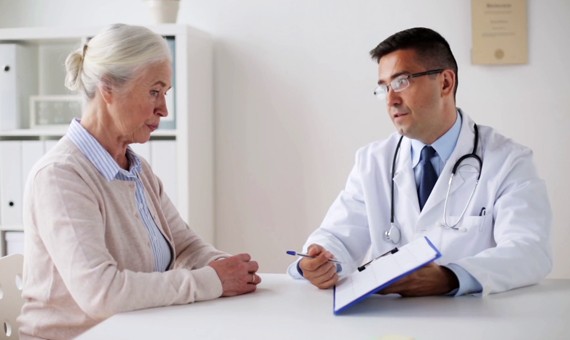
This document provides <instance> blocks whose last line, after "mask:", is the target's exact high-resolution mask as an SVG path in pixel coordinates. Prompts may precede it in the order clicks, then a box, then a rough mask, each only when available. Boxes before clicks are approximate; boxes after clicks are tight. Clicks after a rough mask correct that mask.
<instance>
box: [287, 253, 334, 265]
mask: <svg viewBox="0 0 570 340" xmlns="http://www.w3.org/2000/svg"><path fill="white" fill-rule="evenodd" d="M287 254H288V255H293V256H301V257H308V258H310V259H314V258H315V257H314V256H311V255H308V254H303V253H298V252H296V251H294V250H287ZM329 262H334V263H340V261H339V260H335V259H330V260H329Z"/></svg>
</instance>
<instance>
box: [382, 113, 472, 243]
mask: <svg viewBox="0 0 570 340" xmlns="http://www.w3.org/2000/svg"><path fill="white" fill-rule="evenodd" d="M473 128H474V129H475V139H474V141H473V151H471V153H468V154H465V155H463V156H461V157H460V158H459V159H458V160H457V161H456V162H455V164H454V165H453V169H452V170H451V176H450V177H449V184H448V186H447V193H446V194H445V203H444V205H443V220H442V222H441V227H442V228H444V229H452V230H457V231H459V230H462V229H461V228H458V227H457V226H458V225H459V222H461V220H462V219H463V216H465V212H466V211H467V208H468V207H469V204H470V203H471V199H472V198H473V195H474V194H475V190H476V189H477V184H479V178H481V169H482V168H483V161H482V160H481V157H479V156H477V154H476V152H477V146H478V144H479V130H478V129H477V124H474V125H473ZM402 139H404V136H401V137H400V140H399V141H398V144H397V145H396V150H395V151H394V158H393V160H392V174H391V175H392V178H391V188H390V229H388V230H386V231H385V232H384V239H385V240H386V241H390V242H392V243H394V244H398V243H400V237H401V232H400V228H398V226H396V224H395V223H394V175H395V173H396V159H397V158H398V153H399V151H400V145H401V144H402ZM468 158H473V159H475V160H476V161H477V162H478V163H479V168H478V174H477V179H476V180H475V185H474V186H473V190H471V194H470V195H469V200H468V201H467V204H466V205H465V208H463V211H462V212H461V214H460V215H459V218H458V219H457V221H456V222H455V223H453V224H450V223H449V222H448V221H447V201H448V198H449V192H450V190H451V184H452V183H453V177H454V176H455V173H456V172H457V169H458V168H459V167H460V166H461V162H463V161H465V160H466V159H468Z"/></svg>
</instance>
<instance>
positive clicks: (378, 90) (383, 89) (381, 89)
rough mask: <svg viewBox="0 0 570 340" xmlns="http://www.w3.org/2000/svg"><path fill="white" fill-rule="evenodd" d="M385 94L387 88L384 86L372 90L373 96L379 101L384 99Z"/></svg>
mask: <svg viewBox="0 0 570 340" xmlns="http://www.w3.org/2000/svg"><path fill="white" fill-rule="evenodd" d="M386 93H388V87H387V86H386V85H379V86H378V87H377V88H376V90H374V95H375V96H376V98H378V99H380V100H384V99H386Z"/></svg>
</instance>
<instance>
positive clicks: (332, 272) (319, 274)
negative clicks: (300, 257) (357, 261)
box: [301, 260, 338, 288]
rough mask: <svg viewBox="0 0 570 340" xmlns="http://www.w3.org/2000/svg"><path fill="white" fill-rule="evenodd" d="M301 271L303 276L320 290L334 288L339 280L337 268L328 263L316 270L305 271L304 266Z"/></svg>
mask: <svg viewBox="0 0 570 340" xmlns="http://www.w3.org/2000/svg"><path fill="white" fill-rule="evenodd" d="M304 261H307V260H304ZM301 270H303V276H304V277H305V278H306V279H307V280H309V281H310V282H311V283H312V284H314V285H315V286H317V287H319V288H329V287H332V286H333V285H334V284H335V283H336V281H337V280H338V275H337V273H336V266H335V265H334V264H333V263H331V262H328V261H327V262H325V263H324V264H322V265H321V266H319V267H317V268H316V269H314V270H311V269H309V268H306V269H304V268H303V266H301Z"/></svg>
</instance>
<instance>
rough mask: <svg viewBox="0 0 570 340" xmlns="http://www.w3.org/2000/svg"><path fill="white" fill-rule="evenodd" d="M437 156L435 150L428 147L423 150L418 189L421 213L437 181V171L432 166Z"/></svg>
mask: <svg viewBox="0 0 570 340" xmlns="http://www.w3.org/2000/svg"><path fill="white" fill-rule="evenodd" d="M433 156H435V150H434V149H433V148H432V147H431V146H429V145H426V146H424V148H423V149H422V153H421V155H420V167H421V172H420V185H419V187H418V199H419V201H420V211H421V210H422V209H423V208H424V205H425V204H426V201H427V199H428V197H429V194H430V193H431V190H432V189H433V186H434V185H435V182H436V181H437V174H436V173H435V169H434V168H433V165H432V164H431V159H432V158H433Z"/></svg>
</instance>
